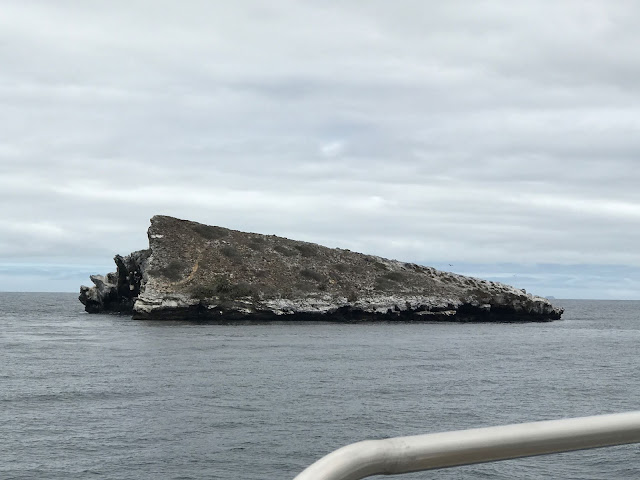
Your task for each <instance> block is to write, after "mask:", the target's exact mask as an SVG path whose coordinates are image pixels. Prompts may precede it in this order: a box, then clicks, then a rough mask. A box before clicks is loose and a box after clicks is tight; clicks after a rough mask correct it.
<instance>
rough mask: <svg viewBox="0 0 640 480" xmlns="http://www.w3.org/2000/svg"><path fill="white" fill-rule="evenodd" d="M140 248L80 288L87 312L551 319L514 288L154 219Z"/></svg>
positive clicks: (221, 318)
mask: <svg viewBox="0 0 640 480" xmlns="http://www.w3.org/2000/svg"><path fill="white" fill-rule="evenodd" d="M148 237H149V249H147V250H140V251H137V252H133V253H131V254H130V255H127V256H125V257H122V256H120V255H116V257H115V263H116V266H117V271H116V272H114V273H109V274H107V275H106V276H102V275H92V276H91V281H92V282H93V283H94V286H93V287H85V286H82V287H81V288H80V297H79V299H80V301H81V302H82V303H83V304H84V305H85V310H86V311H87V312H89V313H96V312H120V313H131V314H132V315H133V317H134V318H138V319H174V320H175V319H188V320H207V321H218V322H228V321H237V320H257V321H272V320H279V321H283V320H327V321H362V320H384V321H461V322H470V321H481V322H522V321H551V320H557V319H559V318H560V316H561V315H562V313H563V310H562V309H560V308H556V307H554V306H553V305H552V304H551V303H550V302H549V301H548V300H546V299H544V298H541V297H537V296H534V295H531V294H528V293H526V292H525V291H524V290H519V289H516V288H514V287H511V286H508V285H505V284H502V283H497V282H491V281H487V280H480V279H476V278H471V277H466V276H463V275H457V274H453V273H447V272H442V271H438V270H436V269H434V268H430V267H425V266H421V265H416V264H413V263H405V262H400V261H396V260H389V259H386V258H381V257H376V256H373V255H365V254H362V253H356V252H351V251H349V250H344V249H339V248H328V247H323V246H320V245H316V244H314V243H308V242H302V241H296V240H289V239H286V238H282V237H277V236H275V235H261V234H257V233H245V232H239V231H235V230H230V229H227V228H222V227H217V226H210V225H203V224H201V223H196V222H190V221H186V220H179V219H177V218H172V217H167V216H160V215H158V216H154V217H153V218H152V219H151V226H150V227H149V230H148Z"/></svg>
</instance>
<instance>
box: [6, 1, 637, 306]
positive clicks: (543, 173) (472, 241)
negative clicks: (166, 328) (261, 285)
mask: <svg viewBox="0 0 640 480" xmlns="http://www.w3.org/2000/svg"><path fill="white" fill-rule="evenodd" d="M639 20H640V7H639V6H638V5H637V4H636V3H634V2H625V1H619V2H605V1H591V2H577V1H576V2H574V1H563V2H556V3H548V2H517V3H514V2H506V1H497V2H482V3H470V2H456V1H454V2H422V1H409V0H403V1H402V2H399V3H398V2H395V3H393V4H392V3H389V2H382V1H369V2H355V3H348V4H345V3H344V2H326V1H322V2H318V1H306V2H297V1H296V2H294V1H286V2H278V3H277V4H269V5H266V6H265V5H264V4H263V3H262V2H250V1H241V2H227V3H225V4H220V3H219V2H216V3H212V2H205V1H194V2H189V3H188V4H180V5H178V4H177V3H173V2H149V1H134V2H126V3H123V2H114V1H110V2H100V1H99V2H91V3H78V2H71V1H59V2H56V3H55V4H52V3H50V2H30V3H29V4H26V3H24V2H18V1H8V2H5V5H3V15H2V18H0V32H2V33H0V62H2V65H3V68H2V71H0V106H1V108H0V131H1V132H2V135H1V136H0V201H1V202H2V205H3V206H5V205H6V207H5V208H3V215H2V217H1V218H0V264H2V263H3V262H4V264H9V263H11V262H14V263H15V262H34V261H37V262H40V263H41V264H43V265H44V264H51V263H67V264H77V263H83V264H102V262H103V261H104V258H105V257H109V258H110V257H111V256H112V255H113V253H116V252H122V253H126V252H128V251H131V250H135V249H139V248H143V247H144V246H145V245H146V238H145V230H146V225H147V222H148V219H149V218H150V217H151V216H152V215H154V214H157V213H163V214H170V215H175V216H178V217H182V218H190V219H194V220H198V221H202V222H205V223H213V224H220V225H225V226H228V227H231V228H237V229H243V230H251V231H261V232H265V233H277V234H281V235H287V236H293V237H298V238H303V239H307V240H311V241H316V242H320V243H324V244H327V245H332V246H342V247H345V248H351V249H354V250H364V251H367V252H371V253H377V254H380V255H385V256H392V257H398V258H402V259H406V260H425V261H426V260H428V261H432V262H437V261H442V262H445V263H446V262H449V261H451V262H467V263H469V264H488V263H495V264H504V262H509V263H511V264H520V265H522V264H536V263H540V264H547V265H549V264H554V265H574V264H584V265H589V264H591V265H631V266H635V267H638V266H640V253H638V251H637V248H636V245H638V243H639V241H640V214H639V213H638V212H640V193H638V192H640V190H638V189H637V185H638V183H640V169H639V168H638V166H637V162H638V154H639V153H640V140H639V139H640V135H639V133H640V120H639V119H640V96H638V85H640V67H639V66H638V62H636V61H635V58H638V57H639V56H640V38H639V35H638V33H637V28H636V26H637V24H638V21H639ZM567 268H568V267H567ZM549 278H550V277H549ZM584 278H585V282H586V281H587V280H586V277H584ZM585 285H586V283H585ZM633 285H635V286H634V287H628V286H627V287H626V288H627V289H629V288H632V289H636V290H633V291H636V292H638V297H640V291H638V290H637V283H634V284H633ZM3 288H4V287H3ZM628 297H629V295H626V297H625V298H628Z"/></svg>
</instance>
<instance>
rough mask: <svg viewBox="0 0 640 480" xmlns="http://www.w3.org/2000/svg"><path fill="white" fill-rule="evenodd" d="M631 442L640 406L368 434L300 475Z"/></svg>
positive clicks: (313, 479) (426, 466)
mask: <svg viewBox="0 0 640 480" xmlns="http://www.w3.org/2000/svg"><path fill="white" fill-rule="evenodd" d="M629 443H640V411H636V412H628V413H616V414H612V415H598V416H592V417H581V418H570V419H563V420H551V421H544V422H533V423H522V424H515V425H503V426H497V427H488V428H476V429H472V430H460V431H454V432H444V433H433V434H428V435H416V436H411V437H396V438H388V439H385V440H367V441H363V442H358V443H353V444H351V445H347V446H346V447H342V448H340V449H338V450H336V451H334V452H332V453H330V454H328V455H327V456H325V457H323V458H321V459H320V460H318V461H317V462H315V463H314V464H312V465H311V466H309V467H308V468H307V469H305V470H304V471H303V472H302V473H300V474H299V475H298V476H297V477H295V479H294V480H359V479H361V478H365V477H369V476H371V475H395V474H402V473H410V472H419V471H423V470H433V469H437V468H444V467H454V466H460V465H469V464H473V463H484V462H495V461H498V460H508V459H512V458H521V457H531V456H535V455H547V454H552V453H561V452H570V451H574V450H585V449H589V448H600V447H610V446H614V445H624V444H629Z"/></svg>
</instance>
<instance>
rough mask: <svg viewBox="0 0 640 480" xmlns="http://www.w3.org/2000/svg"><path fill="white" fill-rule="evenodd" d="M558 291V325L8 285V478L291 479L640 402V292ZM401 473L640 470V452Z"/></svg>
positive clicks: (518, 475)
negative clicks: (385, 441)
mask: <svg viewBox="0 0 640 480" xmlns="http://www.w3.org/2000/svg"><path fill="white" fill-rule="evenodd" d="M555 302H557V303H558V304H560V305H561V306H563V307H564V308H565V309H566V313H565V315H564V319H563V320H561V321H558V322H553V323H538V324H455V323H424V324H415V323H412V324H408V323H404V324H403V323H400V324H393V323H362V324H331V323H313V324H305V323H292V324H285V323H283V324H262V325H247V324H241V325H210V324H197V323H179V322H150V321H139V320H131V319H130V318H129V317H127V316H117V315H89V314H86V313H84V311H83V308H82V305H81V304H80V303H79V302H78V301H77V299H76V295H74V294H68V293H38V294H34V293H0V352H1V362H0V478H2V479H5V480H9V479H16V480H17V479H87V478H97V479H98V478H99V479H175V480H178V479H183V480H186V479H198V480H201V479H250V480H251V479H255V480H264V479H287V478H289V479H291V478H293V477H295V475H297V474H298V473H299V472H300V471H301V470H303V469H304V468H305V467H306V466H307V465H309V464H310V463H312V462H313V461H315V460H316V459H318V458H320V457H321V456H323V455H324V454H326V453H328V452H330V451H332V450H334V449H336V448H339V447H341V446H343V445H346V444H348V443H352V442H356V441H359V440H364V439H379V438H385V437H390V436H399V435H413V434H421V433H429V432H438V431H446V430H455V429H464V428H473V427H481V426H490V425H498V424H507V423H514V422H526V421H535V420H547V419H556V418H562V417H574V416H583V415H595V414H602V413H613V412H622V411H630V410H638V409H640V380H639V376H638V373H639V366H640V361H639V353H640V347H639V345H640V302H635V301H573V300H557V301H555ZM380 478H382V477H380ZM384 478H389V477H384ZM397 478H406V479H418V478H424V479H485V478H491V479H541V478H558V479H607V480H609V479H630V478H640V446H639V445H628V446H622V447H613V448H605V449H597V450H589V451H583V452H573V453H566V454H560V455H552V456H544V457H536V458H529V459H519V460H509V461H505V462H497V463H489V464H482V465H473V466H465V467H458V468H452V469H445V470H437V471H431V472H422V473H415V474H410V475H403V476H399V477H397Z"/></svg>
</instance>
